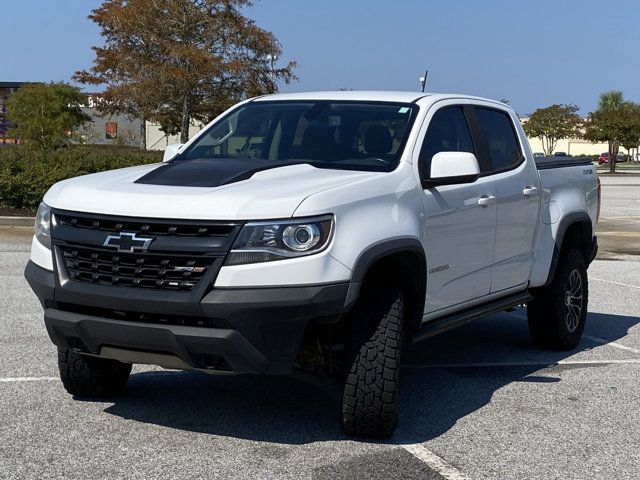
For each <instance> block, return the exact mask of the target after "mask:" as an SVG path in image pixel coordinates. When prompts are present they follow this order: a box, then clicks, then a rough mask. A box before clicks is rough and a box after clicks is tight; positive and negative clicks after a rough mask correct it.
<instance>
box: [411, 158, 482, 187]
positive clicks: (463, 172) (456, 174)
mask: <svg viewBox="0 0 640 480" xmlns="http://www.w3.org/2000/svg"><path fill="white" fill-rule="evenodd" d="M479 176H480V165H479V164H478V159H477V158H476V156H475V155H474V154H473V153H468V152H439V153H436V154H435V155H434V156H433V158H432V159H431V176H430V178H427V179H423V180H422V185H423V187H425V188H431V187H437V186H438V185H455V184H458V183H473V182H475V181H476V180H477V179H478V177H479Z"/></svg>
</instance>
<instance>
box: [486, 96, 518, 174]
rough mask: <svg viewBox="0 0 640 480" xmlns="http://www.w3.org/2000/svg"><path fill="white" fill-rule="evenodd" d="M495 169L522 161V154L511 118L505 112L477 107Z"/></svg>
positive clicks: (498, 169) (492, 167) (502, 168)
mask: <svg viewBox="0 0 640 480" xmlns="http://www.w3.org/2000/svg"><path fill="white" fill-rule="evenodd" d="M475 111H476V116H477V118H478V123H479V124H480V129H481V131H482V133H483V136H484V139H485V142H486V144H487V149H488V152H489V161H490V162H491V169H492V170H493V171H500V170H505V169H508V168H510V167H512V166H513V165H515V164H517V163H519V162H520V159H521V158H522V154H521V152H520V146H519V145H518V139H517V137H516V132H515V130H514V128H513V124H512V123H511V118H510V117H509V115H507V114H506V113H505V112H501V111H498V110H491V109H488V108H482V107H475Z"/></svg>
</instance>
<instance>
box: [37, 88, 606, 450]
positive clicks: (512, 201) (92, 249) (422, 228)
mask: <svg viewBox="0 0 640 480" xmlns="http://www.w3.org/2000/svg"><path fill="white" fill-rule="evenodd" d="M599 203H600V189H599V182H598V179H597V175H596V170H595V167H594V166H593V164H592V163H591V162H590V161H589V159H584V160H583V159H579V158H553V157H551V158H547V157H536V158H535V159H534V156H533V154H532V152H531V149H530V147H529V144H528V142H527V138H526V136H525V134H524V132H523V130H522V127H521V125H520V122H519V121H518V117H517V116H516V114H515V113H514V111H513V110H512V109H511V108H510V107H509V106H508V105H505V104H502V103H499V102H495V101H492V100H487V99H482V98H475V97H469V96H464V95H452V94H446V95H445V94H425V93H410V92H316V93H290V94H276V95H268V96H263V97H259V98H253V99H249V100H246V101H244V102H242V103H239V104H238V105H236V106H234V107H232V108H231V109H229V110H228V111H226V112H224V113H223V114H221V115H220V116H219V117H218V118H216V119H215V120H214V121H213V122H211V123H210V124H209V125H208V126H207V127H205V128H204V129H203V130H202V131H201V132H199V133H198V134H197V135H196V136H194V137H193V138H192V139H191V140H190V141H189V142H188V143H186V144H184V145H171V146H169V147H167V149H166V150H165V158H164V161H163V162H162V163H160V164H155V165H142V166H136V167H131V168H124V169H120V170H114V171H108V172H102V173H97V174H92V175H86V176H82V177H79V178H72V179H69V180H65V181H62V182H60V183H57V184H55V185H54V186H52V187H51V189H50V190H49V191H48V192H47V194H46V195H45V197H44V199H43V203H42V204H41V205H40V208H39V210H38V213H37V219H36V231H35V235H34V238H33V243H32V249H31V259H30V261H29V263H28V265H27V267H26V271H25V275H26V278H27V280H28V282H29V284H30V285H31V287H32V289H33V290H34V292H35V293H36V295H37V296H38V298H39V300H40V302H41V303H42V306H43V308H44V322H45V325H46V328H47V331H48V334H49V336H50V337H51V340H52V341H53V343H54V344H55V345H57V347H58V362H59V368H60V376H61V379H62V383H63V384H64V387H65V388H66V389H67V391H68V392H69V393H71V394H73V395H76V396H78V397H85V396H87V397H109V396H114V395H117V394H120V393H122V392H123V391H124V389H125V386H126V383H127V380H128V377H129V374H130V371H131V365H132V364H135V363H141V364H153V365H160V366H163V367H166V368H173V369H197V370H201V371H205V372H208V373H212V374H244V373H251V374H269V375H281V374H291V373H292V372H293V371H294V369H296V370H297V369H302V370H304V371H311V372H318V373H327V372H328V373H330V374H337V376H338V378H341V379H342V400H341V402H342V403H341V421H342V427H343V429H344V431H345V432H347V433H348V434H353V435H358V436H374V437H376V436H377V437H384V436H389V435H391V434H392V433H393V431H394V429H395V427H396V423H397V403H398V385H399V384H398V380H399V373H400V358H401V352H402V348H403V345H406V344H407V342H415V341H418V340H421V339H424V338H427V337H430V336H433V335H436V334H438V333H440V332H442V331H444V330H447V329H450V328H453V327H456V326H458V325H460V324H462V323H464V322H467V321H469V320H472V319H476V318H479V317H482V316H486V315H490V314H493V313H496V312H499V311H503V310H507V309H510V308H513V307H514V306H517V305H526V306H527V312H528V322H529V330H530V332H531V337H532V340H533V342H534V343H535V344H537V345H539V346H541V347H544V348H550V349H562V350H568V349H572V348H573V347H575V346H576V344H577V343H578V342H579V340H580V337H581V335H582V332H583V329H584V325H585V319H586V314H587V295H588V289H587V267H588V265H589V263H590V262H591V261H592V260H593V258H594V257H595V254H596V251H597V241H596V236H595V225H596V221H597V215H598V210H599Z"/></svg>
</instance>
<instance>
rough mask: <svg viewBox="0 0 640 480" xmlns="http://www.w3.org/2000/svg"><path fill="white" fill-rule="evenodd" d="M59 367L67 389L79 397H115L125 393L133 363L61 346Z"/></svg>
mask: <svg viewBox="0 0 640 480" xmlns="http://www.w3.org/2000/svg"><path fill="white" fill-rule="evenodd" d="M58 368H59V370H60V379H61V380H62V384H63V385H64V388H65V390H67V392H69V393H70V394H71V395H77V396H79V397H93V398H101V397H115V396H118V395H120V394H121V393H123V392H124V390H125V387H126V385H127V381H128V380H129V374H130V373H131V364H129V363H121V362H118V361H116V360H110V359H106V358H98V357H92V356H89V355H82V354H81V353H78V352H76V351H74V350H69V349H63V348H59V349H58Z"/></svg>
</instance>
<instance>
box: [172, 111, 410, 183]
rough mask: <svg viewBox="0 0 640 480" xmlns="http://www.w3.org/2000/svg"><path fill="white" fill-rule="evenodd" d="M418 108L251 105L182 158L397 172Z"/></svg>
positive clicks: (211, 131)
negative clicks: (308, 164) (396, 167)
mask: <svg viewBox="0 0 640 480" xmlns="http://www.w3.org/2000/svg"><path fill="white" fill-rule="evenodd" d="M416 112H417V107H416V106H415V105H411V104H394V103H377V102H376V103H366V102H252V103H248V104H246V105H243V106H241V107H239V108H238V109H236V110H235V111H234V112H232V113H231V114H229V115H227V116H226V117H225V118H224V119H222V120H220V121H219V122H216V124H215V125H213V126H211V127H210V128H209V130H208V131H207V132H205V133H204V134H203V135H202V136H201V137H200V138H199V139H198V140H197V141H196V142H195V143H194V144H193V145H192V146H191V147H190V148H189V149H188V150H186V151H185V152H184V153H183V154H182V155H180V157H179V158H178V161H179V160H180V159H208V158H210V159H224V160H225V161H230V162H232V161H233V162H241V161H243V160H258V161H260V160H264V161H265V162H271V163H273V162H277V163H282V164H287V163H299V162H304V163H310V164H312V165H314V166H317V167H321V168H337V169H340V168H344V169H356V170H371V171H389V170H392V169H393V168H395V166H396V165H397V163H398V161H399V159H400V156H401V155H402V148H403V146H404V142H405V140H406V137H407V135H408V133H409V130H410V126H411V123H412V121H413V118H414V117H415V113H416Z"/></svg>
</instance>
